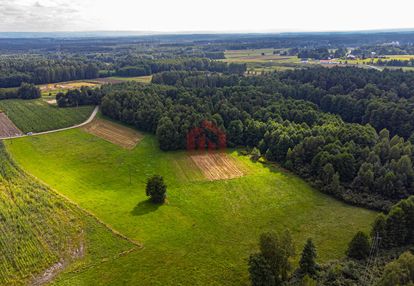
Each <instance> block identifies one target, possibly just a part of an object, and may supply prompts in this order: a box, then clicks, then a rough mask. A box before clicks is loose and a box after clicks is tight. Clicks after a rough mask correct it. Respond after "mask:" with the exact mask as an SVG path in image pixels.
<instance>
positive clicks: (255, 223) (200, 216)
mask: <svg viewBox="0 0 414 286" xmlns="http://www.w3.org/2000/svg"><path fill="white" fill-rule="evenodd" d="M5 144H6V145H7V149H8V150H9V151H10V153H11V154H12V156H13V158H14V159H15V160H16V161H17V162H18V163H19V164H20V165H21V166H22V167H23V168H24V169H25V170H27V171H28V172H30V173H31V174H33V175H34V176H36V177H38V178H39V179H41V180H42V181H44V182H46V183H47V184H48V185H50V186H51V187H52V188H54V189H56V190H57V191H58V192H59V193H61V194H63V195H65V196H66V197H68V198H69V199H71V200H73V201H74V202H76V203H77V204H79V206H81V207H82V208H84V209H86V210H88V211H90V212H91V213H93V214H94V215H96V216H97V217H98V218H99V219H100V220H102V221H103V222H105V223H106V224H108V225H110V226H111V227H113V228H114V229H115V230H117V231H119V232H120V233H122V234H124V235H126V236H127V237H129V238H131V239H133V240H135V241H139V242H141V243H143V245H144V248H143V249H142V250H140V251H133V252H131V253H128V254H126V255H122V256H120V257H119V258H118V259H115V260H113V261H109V262H105V263H95V264H94V265H93V267H85V268H83V270H82V271H73V269H72V268H71V269H68V270H66V271H64V272H63V273H62V275H61V276H59V277H58V278H57V280H56V281H55V283H54V284H55V285H101V284H105V285H126V284H134V283H136V282H137V281H139V283H140V285H179V284H183V285H249V280H248V273H247V258H248V256H249V255H250V253H251V252H253V251H255V250H256V249H257V240H258V236H259V235H260V233H262V232H263V231H268V230H275V231H281V230H283V229H285V228H289V229H290V231H291V232H292V235H293V238H294V241H295V244H296V247H297V250H298V252H299V250H300V249H301V248H302V246H303V244H304V242H305V241H306V239H307V238H308V237H312V238H313V239H314V242H315V244H316V246H317V248H318V261H319V262H326V261H327V260H329V259H334V258H340V257H342V256H344V251H345V249H346V247H347V243H348V242H349V240H350V239H351V237H352V236H353V235H354V234H355V232H356V231H357V230H367V229H368V228H369V225H370V224H371V223H372V221H373V219H374V217H375V215H376V214H375V213H374V212H372V211H368V210H364V209H361V208H356V207H352V206H349V205H346V204H343V203H341V202H338V201H336V200H335V199H333V198H331V197H329V196H326V195H323V194H321V193H319V192H317V191H315V190H314V189H312V188H311V187H310V186H309V185H308V184H306V183H305V182H304V181H303V180H301V179H300V178H298V177H296V176H295V175H293V174H291V173H289V172H286V171H284V170H282V169H280V168H278V167H277V166H274V165H267V164H266V165H264V164H262V163H253V162H252V161H251V160H250V159H249V158H248V157H245V156H240V155H239V154H238V152H237V151H232V150H229V151H228V152H227V156H229V157H231V159H232V160H235V162H237V165H238V167H239V168H240V170H243V172H245V173H244V174H245V175H244V176H242V177H238V178H234V179H231V180H215V181H209V180H207V179H205V178H204V176H203V173H202V172H201V170H199V169H197V168H195V166H196V164H195V163H194V161H193V160H192V159H191V158H190V156H189V154H188V153H187V152H185V151H177V152H163V151H160V150H159V148H158V144H157V141H156V139H155V137H154V136H152V135H146V136H145V137H144V138H143V139H142V140H141V141H140V142H139V144H138V145H137V146H136V147H135V148H134V149H132V150H127V149H124V148H121V147H119V146H117V145H114V144H111V143H109V142H107V141H105V140H103V139H100V138H98V137H95V136H93V135H91V134H88V133H86V132H84V131H82V130H80V129H72V130H68V131H64V132H59V133H54V134H48V135H43V136H37V137H25V138H19V139H14V140H9V141H7V142H6V143H5ZM153 174H160V175H162V176H163V177H164V179H165V181H166V184H167V186H168V202H167V203H166V204H165V205H162V206H156V205H153V204H151V203H149V201H148V200H147V197H146V196H145V183H146V179H147V178H148V177H149V176H151V175H153ZM97 235H99V234H97ZM93 251H94V252H96V254H99V251H106V246H105V245H103V246H102V247H100V248H99V249H98V248H95V249H94V250H93ZM297 259H298V257H296V259H295V261H297Z"/></svg>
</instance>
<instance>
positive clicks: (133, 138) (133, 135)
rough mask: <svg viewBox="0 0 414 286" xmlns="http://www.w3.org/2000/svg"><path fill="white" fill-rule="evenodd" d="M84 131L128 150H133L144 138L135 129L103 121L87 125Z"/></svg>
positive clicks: (98, 120)
mask: <svg viewBox="0 0 414 286" xmlns="http://www.w3.org/2000/svg"><path fill="white" fill-rule="evenodd" d="M83 129H84V130H85V131H86V132H88V133H91V134H93V135H95V136H98V137H100V138H102V139H104V140H106V141H109V142H111V143H113V144H116V145H119V146H121V147H124V148H127V149H133V148H134V147H135V145H137V143H138V142H139V141H140V140H141V139H142V138H143V137H144V136H143V135H142V134H141V133H139V132H138V131H136V130H134V129H131V128H128V127H125V126H122V125H120V124H116V123H114V122H111V121H108V120H103V119H95V120H93V121H92V122H91V123H89V124H86V125H85V126H84V127H83Z"/></svg>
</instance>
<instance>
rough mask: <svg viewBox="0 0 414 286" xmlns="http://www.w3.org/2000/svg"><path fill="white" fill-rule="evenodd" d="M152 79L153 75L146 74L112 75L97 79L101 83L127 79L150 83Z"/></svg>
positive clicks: (119, 81)
mask: <svg viewBox="0 0 414 286" xmlns="http://www.w3.org/2000/svg"><path fill="white" fill-rule="evenodd" d="M151 79H152V75H145V76H135V77H121V76H111V77H105V78H98V79H96V81H99V82H101V83H112V84H114V83H121V82H125V81H136V82H141V83H150V82H151Z"/></svg>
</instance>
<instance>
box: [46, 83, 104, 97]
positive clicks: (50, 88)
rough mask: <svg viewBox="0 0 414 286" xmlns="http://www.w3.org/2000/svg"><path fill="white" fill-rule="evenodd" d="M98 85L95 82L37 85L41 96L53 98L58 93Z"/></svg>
mask: <svg viewBox="0 0 414 286" xmlns="http://www.w3.org/2000/svg"><path fill="white" fill-rule="evenodd" d="M99 85H100V83H99V82H98V81H95V80H90V81H89V80H76V81H67V82H57V83H49V84H41V85H39V88H40V91H41V93H42V96H55V95H56V94H58V93H59V92H66V91H68V90H69V89H78V88H81V87H84V86H85V87H96V86H99Z"/></svg>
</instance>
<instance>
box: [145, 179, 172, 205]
mask: <svg viewBox="0 0 414 286" xmlns="http://www.w3.org/2000/svg"><path fill="white" fill-rule="evenodd" d="M145 190H146V193H147V196H149V197H150V198H151V201H152V202H153V203H155V204H162V203H164V201H165V198H166V192H167V186H166V185H165V183H164V179H163V178H162V177H161V176H159V175H154V176H152V177H151V178H149V179H148V181H147V186H146V188H145Z"/></svg>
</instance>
